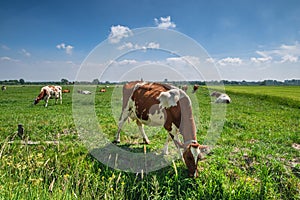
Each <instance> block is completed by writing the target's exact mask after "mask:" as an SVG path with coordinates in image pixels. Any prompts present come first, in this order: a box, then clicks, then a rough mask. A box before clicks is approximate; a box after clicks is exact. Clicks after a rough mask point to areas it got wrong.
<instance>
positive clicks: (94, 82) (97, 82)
mask: <svg viewBox="0 0 300 200" xmlns="http://www.w3.org/2000/svg"><path fill="white" fill-rule="evenodd" d="M92 83H93V84H94V85H98V84H99V83H100V81H99V79H97V78H96V79H94V80H93V82H92Z"/></svg>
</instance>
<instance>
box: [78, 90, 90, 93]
mask: <svg viewBox="0 0 300 200" xmlns="http://www.w3.org/2000/svg"><path fill="white" fill-rule="evenodd" d="M77 92H78V93H79V94H92V92H90V91H88V90H78V91H77Z"/></svg>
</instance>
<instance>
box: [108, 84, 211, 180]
mask: <svg viewBox="0 0 300 200" xmlns="http://www.w3.org/2000/svg"><path fill="white" fill-rule="evenodd" d="M128 117H129V118H131V119H133V120H136V123H137V125H138V127H139V130H140V132H141V134H142V136H143V140H144V142H145V143H147V144H148V143H149V139H148V137H147V135H146V134H145V131H144V128H143V125H144V124H145V125H149V126H163V127H164V128H165V129H166V130H167V131H168V132H169V135H168V138H167V142H166V144H165V147H164V153H166V154H167V152H168V141H169V139H170V138H172V139H173V142H174V143H175V145H176V146H177V148H178V149H179V150H180V148H183V149H184V152H183V159H184V161H185V164H186V166H187V168H188V171H189V176H194V177H196V176H198V169H197V163H198V160H199V159H202V157H203V154H202V153H203V152H205V151H206V150H207V148H208V147H207V146H202V145H200V144H199V143H198V142H197V138H196V126H195V122H194V118H193V114H192V107H191V101H190V98H189V97H188V96H187V94H186V93H185V92H183V91H182V90H181V89H179V88H177V87H174V86H170V85H167V84H160V83H146V82H141V81H136V82H129V83H127V84H125V85H124V87H123V107H122V113H121V116H120V120H119V125H118V132H117V134H116V138H115V141H114V142H115V143H119V142H120V131H121V129H122V126H123V124H124V123H125V122H126V120H127V119H128ZM178 132H180V134H181V135H182V136H183V140H184V142H183V143H182V142H180V141H179V139H178Z"/></svg>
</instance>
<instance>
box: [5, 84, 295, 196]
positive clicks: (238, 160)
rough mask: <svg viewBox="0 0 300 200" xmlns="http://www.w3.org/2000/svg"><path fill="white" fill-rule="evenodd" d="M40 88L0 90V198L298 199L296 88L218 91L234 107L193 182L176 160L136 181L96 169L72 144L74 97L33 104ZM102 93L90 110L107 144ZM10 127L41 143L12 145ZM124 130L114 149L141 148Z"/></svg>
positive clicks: (207, 103)
mask: <svg viewBox="0 0 300 200" xmlns="http://www.w3.org/2000/svg"><path fill="white" fill-rule="evenodd" d="M40 87H41V86H25V87H21V86H15V87H14V86H10V87H8V89H7V91H5V92H0V111H1V114H0V139H1V140H0V199H300V180H299V178H300V165H299V163H300V152H299V150H297V149H295V148H293V144H300V137H299V135H300V130H299V127H300V126H299V122H300V112H299V105H300V95H299V87H260V86H257V87H250V86H248V87H239V86H237V87H233V86H230V87H226V92H227V93H228V94H229V95H230V97H231V98H232V104H229V105H228V106H227V113H226V120H225V123H224V127H223V131H222V133H221V136H220V138H219V139H218V141H217V143H216V144H215V148H214V149H213V151H212V153H211V154H210V155H208V156H207V157H206V159H205V160H203V161H201V162H200V163H199V166H198V167H199V169H200V173H199V177H198V178H197V179H191V178H188V177H187V169H186V167H185V165H184V164H183V163H182V161H181V160H176V161H175V162H174V164H171V165H170V166H168V167H165V168H163V169H160V170H158V171H154V172H151V173H148V174H144V175H143V177H142V176H141V174H134V173H131V172H124V171H119V170H115V169H112V168H109V167H107V166H106V165H104V164H102V163H100V162H99V161H97V160H96V159H95V158H93V157H92V156H91V155H90V154H89V152H88V150H87V149H86V147H85V146H84V145H83V143H82V141H81V140H80V139H79V138H80V137H79V136H78V132H77V130H76V127H75V124H74V122H73V115H72V93H70V94H64V95H63V104H62V105H59V104H58V105H54V101H53V100H50V101H49V105H48V108H45V107H44V102H40V103H39V104H37V105H36V106H32V102H33V99H34V98H35V97H36V96H37V95H38V92H39V90H40ZM65 88H70V89H71V90H72V89H73V88H72V87H71V86H69V87H67V86H65ZM107 90H108V91H107V92H106V93H99V92H98V93H97V94H96V99H95V102H96V106H95V110H96V115H97V119H98V121H99V124H101V126H102V128H103V130H104V132H105V133H106V134H107V136H108V138H109V139H110V140H112V139H113V138H114V134H115V132H116V131H117V123H116V122H115V119H114V115H115V114H114V113H113V112H114V111H113V110H112V109H111V95H112V94H113V91H114V88H113V87H110V88H108V89H107ZM274 97H275V98H274ZM117 98H120V96H117ZM196 98H197V99H198V103H199V107H198V110H197V112H196V113H194V114H195V116H196V120H197V121H198V122H199V123H198V124H197V128H198V131H197V134H198V141H199V142H203V141H204V140H205V137H206V131H207V130H208V128H209V123H210V109H211V99H210V97H209V94H208V90H207V89H206V88H205V87H203V88H200V89H199V90H198V91H197V96H196ZM116 101H118V100H116ZM120 105H121V104H119V106H120ZM220 106H222V105H220ZM116 112H117V113H118V111H116ZM18 124H23V126H24V129H25V139H28V140H31V141H40V142H41V143H40V144H37V145H21V144H19V143H18V141H19V140H20V139H19V138H18V136H17V135H16V133H17V126H18ZM125 130H130V131H129V132H126V134H125V133H122V135H121V140H122V143H121V144H120V146H121V147H122V148H124V149H126V150H129V151H133V152H141V151H143V145H142V144H140V143H141V142H142V139H141V137H140V135H139V133H138V131H137V129H136V128H135V126H134V123H131V124H128V125H126V127H125ZM146 131H147V133H149V134H148V136H149V139H150V140H151V144H150V145H148V146H147V151H155V150H159V149H160V148H161V147H162V145H163V144H164V142H165V138H166V135H167V133H166V132H165V131H164V130H163V129H162V128H147V129H146ZM158 133H159V134H158ZM11 140H14V141H17V142H15V143H13V144H11V143H9V141H11ZM46 141H59V144H48V143H46ZM170 144H171V143H170Z"/></svg>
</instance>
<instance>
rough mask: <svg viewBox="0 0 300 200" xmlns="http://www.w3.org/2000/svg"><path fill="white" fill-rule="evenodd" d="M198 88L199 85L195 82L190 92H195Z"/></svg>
mask: <svg viewBox="0 0 300 200" xmlns="http://www.w3.org/2000/svg"><path fill="white" fill-rule="evenodd" d="M198 89H199V85H197V84H195V85H194V87H193V92H192V93H195V92H196V91H197V90H198Z"/></svg>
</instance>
